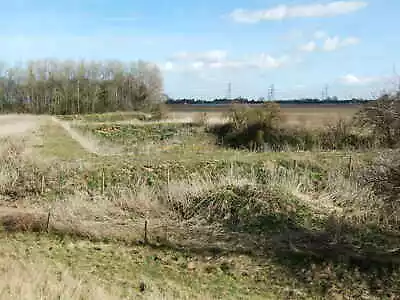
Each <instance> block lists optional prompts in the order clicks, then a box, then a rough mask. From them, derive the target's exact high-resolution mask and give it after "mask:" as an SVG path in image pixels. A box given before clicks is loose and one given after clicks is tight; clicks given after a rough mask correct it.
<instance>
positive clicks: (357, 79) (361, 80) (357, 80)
mask: <svg viewBox="0 0 400 300" xmlns="http://www.w3.org/2000/svg"><path fill="white" fill-rule="evenodd" d="M381 80H382V78H380V77H361V76H356V75H354V74H347V75H345V76H342V77H341V78H340V81H341V82H342V83H344V84H346V85H364V84H368V83H373V82H378V81H381Z"/></svg>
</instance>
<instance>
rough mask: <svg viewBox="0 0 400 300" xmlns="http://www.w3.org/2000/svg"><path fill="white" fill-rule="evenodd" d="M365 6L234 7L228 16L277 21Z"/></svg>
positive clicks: (347, 3) (337, 3) (340, 3)
mask: <svg viewBox="0 0 400 300" xmlns="http://www.w3.org/2000/svg"><path fill="white" fill-rule="evenodd" d="M366 6H367V2H364V1H334V2H330V3H326V4H304V5H292V6H288V5H279V6H276V7H273V8H270V9H264V10H245V9H241V8H239V9H236V10H234V11H233V12H232V13H231V14H230V17H231V18H232V19H233V20H234V21H236V22H239V23H257V22H260V21H263V20H265V21H277V20H283V19H288V18H314V17H331V16H336V15H342V14H348V13H352V12H355V11H357V10H359V9H362V8H364V7H366Z"/></svg>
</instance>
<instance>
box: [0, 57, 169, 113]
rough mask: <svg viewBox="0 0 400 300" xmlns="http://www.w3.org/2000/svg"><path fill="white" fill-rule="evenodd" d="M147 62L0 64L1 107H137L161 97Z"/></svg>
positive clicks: (72, 109)
mask: <svg viewBox="0 0 400 300" xmlns="http://www.w3.org/2000/svg"><path fill="white" fill-rule="evenodd" d="M162 93H163V80H162V76H161V73H160V71H159V69H158V68H157V67H156V66H155V65H153V64H151V63H148V62H144V61H137V62H132V63H122V62H118V61H106V62H85V61H55V60H39V61H31V62H28V63H27V64H25V65H24V66H21V67H10V68H6V67H2V68H1V69H0V112H24V113H34V114H81V113H101V112H112V111H126V110H142V109H144V108H146V107H149V106H151V105H152V104H156V103H159V102H161V101H162V100H165V99H164V95H163V94H162Z"/></svg>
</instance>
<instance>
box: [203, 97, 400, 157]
mask: <svg viewBox="0 0 400 300" xmlns="http://www.w3.org/2000/svg"><path fill="white" fill-rule="evenodd" d="M399 103H400V100H399V96H398V95H397V96H383V97H381V98H380V99H378V100H377V101H375V102H372V103H367V104H365V105H364V106H363V107H362V109H361V110H360V111H359V113H358V114H357V115H356V116H355V117H354V118H353V120H350V121H346V120H344V119H339V120H338V121H337V122H336V123H333V124H328V125H327V126H326V127H325V128H318V129H306V128H294V127H290V126H285V124H284V122H283V115H282V114H281V112H280V109H279V105H278V104H276V103H266V104H264V105H262V106H261V107H260V106H258V107H250V106H244V105H234V106H232V108H231V110H230V111H229V112H228V114H227V119H228V122H227V123H225V124H222V125H216V126H213V127H212V128H211V129H209V131H210V132H211V133H213V134H215V135H216V136H217V138H218V143H220V144H222V145H226V146H229V147H234V148H247V149H250V150H256V151H263V150H274V151H282V150H306V151H307V150H324V151H326V150H367V149H372V148H376V147H395V146H396V145H397V144H398V139H399V137H400V125H399V124H400V118H399V116H400V115H399V114H400V105H399Z"/></svg>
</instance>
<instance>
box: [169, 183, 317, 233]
mask: <svg viewBox="0 0 400 300" xmlns="http://www.w3.org/2000/svg"><path fill="white" fill-rule="evenodd" d="M172 206H173V209H174V210H175V211H177V212H178V214H179V216H180V217H181V218H183V219H186V220H187V219H191V218H199V217H201V218H204V219H206V220H207V222H209V223H219V224H221V225H224V226H226V227H227V228H229V229H231V230H235V231H246V232H252V233H260V232H261V233H266V232H272V231H279V230H280V229H282V228H296V227H297V226H299V224H300V223H301V224H302V223H304V218H305V215H307V217H310V216H311V212H310V211H309V209H307V207H305V206H303V205H301V204H300V203H299V201H297V200H296V199H295V197H294V196H293V195H289V194H287V193H284V192H282V191H279V190H277V189H272V188H270V187H268V186H263V185H259V186H251V185H243V186H235V185H227V186H221V187H218V188H217V189H215V190H209V191H205V192H203V193H202V194H200V195H197V196H194V197H189V199H186V201H185V203H172Z"/></svg>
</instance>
